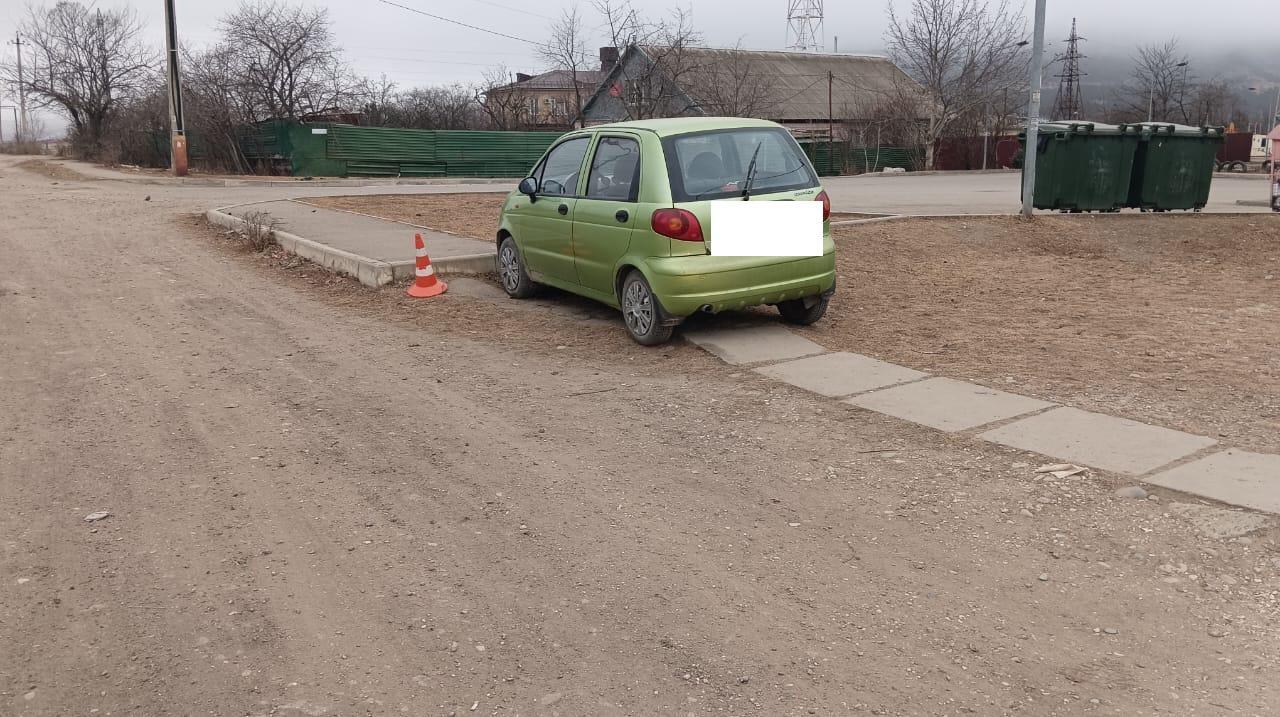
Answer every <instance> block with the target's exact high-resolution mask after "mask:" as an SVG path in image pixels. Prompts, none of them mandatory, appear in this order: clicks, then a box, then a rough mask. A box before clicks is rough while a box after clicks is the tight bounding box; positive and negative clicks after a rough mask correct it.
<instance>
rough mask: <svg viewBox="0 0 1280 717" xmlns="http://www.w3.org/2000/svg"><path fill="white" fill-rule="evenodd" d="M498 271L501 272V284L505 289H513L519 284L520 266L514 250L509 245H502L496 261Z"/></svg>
mask: <svg viewBox="0 0 1280 717" xmlns="http://www.w3.org/2000/svg"><path fill="white" fill-rule="evenodd" d="M498 272H499V273H500V274H502V285H503V286H504V287H506V289H507V291H515V290H516V287H517V286H519V285H520V266H519V263H518V260H517V259H516V252H515V250H514V249H512V248H511V247H509V246H504V247H502V256H501V258H500V259H499V261H498Z"/></svg>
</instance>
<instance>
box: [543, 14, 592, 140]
mask: <svg viewBox="0 0 1280 717" xmlns="http://www.w3.org/2000/svg"><path fill="white" fill-rule="evenodd" d="M538 56H539V57H540V58H542V60H543V61H544V62H546V63H547V64H549V65H550V66H551V68H552V69H554V70H562V71H564V72H565V73H566V74H568V75H569V81H570V82H571V83H572V84H573V99H574V103H573V107H572V108H570V112H569V114H571V115H572V117H568V118H566V119H567V121H566V122H565V124H572V123H574V122H577V121H578V119H579V118H580V117H581V116H582V105H583V102H584V101H585V100H586V96H585V93H584V92H583V87H582V82H581V81H580V80H579V76H580V75H581V73H582V72H584V71H586V70H587V68H588V67H590V56H589V55H588V54H587V41H586V33H585V31H584V30H583V23H582V13H581V12H580V11H579V9H578V5H577V3H574V4H573V5H570V6H569V7H568V8H567V9H566V10H564V11H562V12H561V14H560V19H559V20H556V21H555V23H554V24H553V25H552V26H551V39H550V40H548V41H547V44H545V45H540V46H539V47H538Z"/></svg>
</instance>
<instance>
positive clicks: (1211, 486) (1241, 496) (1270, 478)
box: [1147, 448, 1280, 513]
mask: <svg viewBox="0 0 1280 717" xmlns="http://www.w3.org/2000/svg"><path fill="white" fill-rule="evenodd" d="M1147 482H1148V483H1153V484H1155V485H1158V486H1163V487H1165V488H1172V489H1174V490H1180V491H1184V492H1186V493H1194V494H1195V495H1199V496H1204V497H1205V498H1210V499H1213V500H1217V501H1221V502H1223V503H1231V504H1232V505H1242V506H1245V507H1246V508H1255V509H1257V510H1265V511H1267V512H1269V513H1280V456H1271V455H1265V454H1262V453H1249V452H1248V451H1242V450H1238V449H1235V448H1231V449H1227V450H1225V451H1222V452H1220V453H1214V454H1213V455H1210V456H1206V457H1204V458H1201V459H1200V460H1197V461H1192V462H1190V463H1187V464H1185V465H1181V466H1178V467H1177V468H1172V469H1170V470H1167V471H1163V472H1161V473H1157V474H1156V475H1154V476H1152V477H1150V478H1148V479H1147Z"/></svg>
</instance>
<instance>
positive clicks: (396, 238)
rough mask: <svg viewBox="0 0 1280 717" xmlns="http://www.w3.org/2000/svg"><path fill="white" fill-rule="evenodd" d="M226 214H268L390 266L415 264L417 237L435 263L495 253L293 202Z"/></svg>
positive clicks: (284, 225) (296, 230)
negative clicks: (451, 258) (403, 262)
mask: <svg viewBox="0 0 1280 717" xmlns="http://www.w3.org/2000/svg"><path fill="white" fill-rule="evenodd" d="M226 211H227V212H228V213H230V214H232V215H234V216H238V217H240V218H244V216H245V215H246V214H250V213H253V212H264V213H266V214H270V215H271V216H272V217H274V218H275V219H277V220H279V221H280V228H281V229H283V230H285V231H287V232H289V233H290V234H296V235H298V236H303V237H306V238H308V239H310V240H311V241H314V242H319V243H321V244H325V245H327V246H331V247H333V248H335V249H341V250H342V251H345V252H350V253H352V254H358V255H360V256H365V257H368V258H370V259H376V260H378V261H384V262H387V263H394V262H400V261H407V262H412V261H413V258H414V248H413V235H414V234H421V235H422V239H423V241H425V242H426V245H427V253H428V254H429V255H430V256H431V261H432V262H433V263H434V262H436V261H437V260H438V259H446V258H449V257H454V256H471V255H475V254H482V253H486V252H488V253H493V251H494V246H493V244H491V243H489V242H482V241H478V240H476V239H467V238H464V237H458V236H453V235H451V234H441V233H439V232H432V231H428V230H425V229H417V228H415V227H412V226H409V225H407V224H401V223H400V222H393V221H390V220H387V219H377V218H374V217H366V216H361V215H359V214H353V213H350V212H338V211H333V210H330V209H324V208H321V207H314V206H311V205H310V204H303V203H301V202H294V201H289V200H285V201H278V202H262V203H260V204H246V205H243V206H239V207H232V208H230V209H227V210H226Z"/></svg>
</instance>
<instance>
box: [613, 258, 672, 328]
mask: <svg viewBox="0 0 1280 717" xmlns="http://www.w3.org/2000/svg"><path fill="white" fill-rule="evenodd" d="M621 299H622V301H621V303H622V319H623V321H624V322H625V323H626V325H627V333H629V334H631V338H633V339H635V341H636V343H638V344H640V345H642V346H656V345H657V344H661V343H666V341H667V340H669V339H670V338H671V332H672V331H673V330H674V329H675V327H674V326H669V325H665V324H664V323H663V319H664V317H663V315H662V309H661V308H660V307H659V306H658V300H657V298H656V297H654V295H653V290H652V289H650V288H649V282H648V281H645V278H644V275H643V274H641V273H640V272H638V271H633V272H631V273H630V274H628V275H627V278H626V279H625V280H624V281H623V282H622V296H621Z"/></svg>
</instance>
